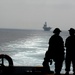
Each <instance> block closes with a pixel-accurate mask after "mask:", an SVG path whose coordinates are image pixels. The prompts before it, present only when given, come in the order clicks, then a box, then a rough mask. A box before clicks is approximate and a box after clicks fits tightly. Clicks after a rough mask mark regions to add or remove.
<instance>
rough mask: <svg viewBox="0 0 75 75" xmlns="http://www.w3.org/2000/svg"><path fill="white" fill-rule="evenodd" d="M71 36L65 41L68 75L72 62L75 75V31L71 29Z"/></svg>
mask: <svg viewBox="0 0 75 75" xmlns="http://www.w3.org/2000/svg"><path fill="white" fill-rule="evenodd" d="M69 34H70V36H69V37H67V39H66V41H65V47H66V60H65V63H66V75H68V74H69V71H70V65H71V62H72V64H73V72H74V75H75V29H73V28H70V30H69Z"/></svg>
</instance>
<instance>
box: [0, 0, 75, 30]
mask: <svg viewBox="0 0 75 75" xmlns="http://www.w3.org/2000/svg"><path fill="white" fill-rule="evenodd" d="M45 21H46V22H47V24H48V26H51V27H52V28H53V29H54V28H56V27H59V28H60V29H62V30H68V29H69V28H70V27H73V28H75V0H0V28H19V29H20V28H22V29H42V26H43V24H44V22H45Z"/></svg>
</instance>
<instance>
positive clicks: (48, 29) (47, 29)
mask: <svg viewBox="0 0 75 75" xmlns="http://www.w3.org/2000/svg"><path fill="white" fill-rule="evenodd" d="M43 29H44V31H50V30H51V29H52V28H51V27H47V22H45V24H44V26H43Z"/></svg>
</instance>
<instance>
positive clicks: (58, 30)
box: [53, 28, 61, 33]
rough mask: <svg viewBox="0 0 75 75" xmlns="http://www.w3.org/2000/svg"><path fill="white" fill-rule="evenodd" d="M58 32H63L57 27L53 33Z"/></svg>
mask: <svg viewBox="0 0 75 75" xmlns="http://www.w3.org/2000/svg"><path fill="white" fill-rule="evenodd" d="M57 32H61V30H60V29H59V28H55V29H54V31H53V33H57Z"/></svg>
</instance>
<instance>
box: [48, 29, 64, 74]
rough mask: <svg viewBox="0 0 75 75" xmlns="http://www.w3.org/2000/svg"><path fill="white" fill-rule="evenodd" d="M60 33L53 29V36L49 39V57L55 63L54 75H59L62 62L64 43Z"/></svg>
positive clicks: (58, 30)
mask: <svg viewBox="0 0 75 75" xmlns="http://www.w3.org/2000/svg"><path fill="white" fill-rule="evenodd" d="M60 32H61V30H60V29H59V28H55V29H54V31H53V33H54V34H53V35H52V36H51V37H50V39H49V52H50V54H49V56H50V59H53V61H54V62H55V75H60V71H61V69H62V64H63V60H64V41H63V38H62V37H61V36H60Z"/></svg>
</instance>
